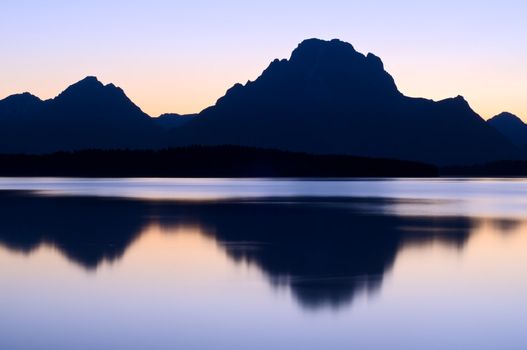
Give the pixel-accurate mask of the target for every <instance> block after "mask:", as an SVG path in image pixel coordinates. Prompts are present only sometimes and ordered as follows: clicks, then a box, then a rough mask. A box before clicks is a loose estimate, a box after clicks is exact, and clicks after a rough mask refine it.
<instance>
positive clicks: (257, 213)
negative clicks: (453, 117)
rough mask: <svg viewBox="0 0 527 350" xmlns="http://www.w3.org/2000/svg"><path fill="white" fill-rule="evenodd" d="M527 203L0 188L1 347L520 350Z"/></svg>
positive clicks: (465, 197) (325, 192)
mask: <svg viewBox="0 0 527 350" xmlns="http://www.w3.org/2000/svg"><path fill="white" fill-rule="evenodd" d="M526 195H527V181H525V180H523V179H514V180H500V179H485V180H470V179H439V180H412V179H408V180H391V179H383V180H374V181H370V180H350V181H321V180H317V179H313V180H294V179H290V180H266V179H246V180H245V179H241V180H240V179H58V178H57V179H42V178H32V179H8V178H4V179H0V349H39V350H40V349H81V350H82V349H525V348H527V335H526V334H525V331H524V328H525V326H524V324H525V321H527V303H526V302H525V295H526V294H527V254H526V253H527V196H526Z"/></svg>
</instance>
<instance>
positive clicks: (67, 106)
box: [0, 77, 161, 153]
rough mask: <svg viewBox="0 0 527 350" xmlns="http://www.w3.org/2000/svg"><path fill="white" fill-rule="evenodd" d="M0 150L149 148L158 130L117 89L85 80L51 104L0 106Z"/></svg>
mask: <svg viewBox="0 0 527 350" xmlns="http://www.w3.org/2000/svg"><path fill="white" fill-rule="evenodd" d="M0 123H1V128H0V151H2V152H4V153H9V152H11V153H13V152H16V153H18V152H26V153H45V152H52V151H59V150H60V151H70V150H79V149H88V148H99V149H107V148H150V147H153V146H154V145H155V144H156V142H157V141H156V139H157V138H158V137H159V135H160V132H161V129H160V128H159V127H157V126H156V125H155V124H154V123H153V122H152V120H151V118H150V117H149V116H148V115H147V114H145V113H143V112H142V111H141V109H139V107H137V106H136V105H134V104H133V103H132V102H131V101H130V100H129V99H128V97H126V95H125V94H124V92H123V91H122V90H121V89H120V88H117V87H116V86H114V85H112V84H109V85H103V84H102V83H101V82H99V81H98V80H97V79H96V78H95V77H87V78H85V79H83V80H81V81H79V82H78V83H76V84H74V85H72V86H70V87H69V88H67V89H66V90H65V91H64V92H62V93H61V94H60V95H59V96H57V97H56V98H54V99H51V100H47V101H40V100H39V99H38V98H36V97H34V96H31V95H29V94H22V95H14V96H10V97H8V98H6V99H4V100H2V101H0Z"/></svg>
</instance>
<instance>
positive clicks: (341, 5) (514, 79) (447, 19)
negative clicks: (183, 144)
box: [0, 0, 527, 121]
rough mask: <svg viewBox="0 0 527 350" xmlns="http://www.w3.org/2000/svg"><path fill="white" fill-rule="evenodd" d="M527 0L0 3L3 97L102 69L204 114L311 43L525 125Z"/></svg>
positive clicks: (134, 95) (155, 103)
mask: <svg viewBox="0 0 527 350" xmlns="http://www.w3.org/2000/svg"><path fill="white" fill-rule="evenodd" d="M526 15H527V2H525V1H524V0H521V1H520V0H501V1H485V0H479V1H472V0H466V1H461V0H441V1H439V0H428V1H422V0H421V1H410V0H401V1H393V0H390V1H375V0H372V1H354V0H347V1H338V0H324V1H310V0H302V1H296V0H291V1H286V0H265V1H259V0H251V1H247V0H245V1H242V0H222V1H212V0H192V1H190V0H185V1H178V0H172V1H168V0H143V1H138V0H76V1H71V0H0V48H1V49H0V57H1V58H0V63H1V64H0V99H1V98H4V97H6V96H8V95H11V94H14V93H20V92H24V91H29V92H31V93H33V94H35V95H37V96H39V97H40V98H43V99H47V98H52V97H54V96H56V95H58V94H59V93H60V92H61V91H62V90H64V89H65V88H66V87H67V86H68V85H71V84H72V83H74V82H76V81H78V80H81V79H82V78H84V77H85V76H88V75H94V76H97V77H98V78H99V80H101V81H102V82H104V83H114V84H116V85H118V86H120V87H121V88H123V89H124V90H125V92H126V93H127V95H128V96H129V97H130V98H131V99H132V100H133V101H134V102H135V103H136V104H137V105H138V106H140V107H141V108H142V109H143V110H144V111H145V112H147V113H148V114H150V115H152V116H157V115H159V114H162V113H167V112H173V113H194V112H199V111H200V110H202V109H204V108H205V107H207V106H210V105H212V104H214V103H215V102H216V100H217V99H218V98H219V97H221V96H222V95H224V93H225V91H226V90H227V89H228V88H229V87H231V86H232V85H234V84H235V83H237V82H241V83H245V82H247V81H248V80H254V79H256V78H257V77H258V76H259V75H260V73H261V72H262V71H263V70H264V69H265V68H266V67H267V66H268V65H269V63H270V62H271V61H272V60H273V59H275V58H289V57H290V54H291V51H292V50H294V49H295V47H296V46H297V45H298V44H299V43H300V42H301V41H302V40H304V39H307V38H313V37H316V38H321V39H333V38H339V39H341V40H344V41H347V42H350V43H351V44H353V45H354V47H355V48H356V49H357V50H358V51H360V52H363V53H365V54H366V53H368V52H372V53H375V54H376V55H378V56H380V57H381V58H382V60H383V62H384V64H385V68H386V70H387V71H388V72H390V73H391V74H392V75H393V76H394V78H395V81H396V83H397V85H398V87H399V89H400V90H401V91H402V92H403V93H405V94H406V95H409V96H416V97H426V98H431V99H434V100H440V99H443V98H448V97H454V96H457V95H463V96H464V97H465V98H466V99H467V100H468V101H469V103H470V105H471V106H472V107H473V108H474V109H475V110H476V112H478V113H479V114H480V115H481V116H482V117H484V118H486V119H487V118H490V117H492V116H493V115H496V114H498V113H500V112H503V111H509V112H512V113H514V114H516V115H518V116H519V117H521V118H522V119H524V120H525V121H527V89H526V88H525V84H526V82H527V21H526V20H525V17H526Z"/></svg>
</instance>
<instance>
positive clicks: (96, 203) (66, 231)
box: [0, 192, 473, 307]
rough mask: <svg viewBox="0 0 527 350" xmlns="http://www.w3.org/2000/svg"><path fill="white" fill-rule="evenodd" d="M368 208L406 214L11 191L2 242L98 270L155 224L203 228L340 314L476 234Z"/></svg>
mask: <svg viewBox="0 0 527 350" xmlns="http://www.w3.org/2000/svg"><path fill="white" fill-rule="evenodd" d="M359 201H360V202H362V203H358V202H359ZM364 202H367V204H369V205H371V204H379V205H381V204H382V206H386V205H397V202H391V203H390V202H389V201H386V200H379V199H375V200H373V199H362V200H356V199H355V200H351V199H348V200H343V199H332V198H327V199H324V200H320V199H318V200H309V199H294V200H293V201H288V202H285V201H277V200H274V201H273V200H266V201H259V202H255V201H251V202H243V201H237V202H221V203H220V202H217V203H193V204H189V203H186V204H185V203H171V202H161V203H155V202H146V201H137V200H124V199H100V198H77V197H39V196H32V195H29V194H25V195H22V194H17V193H13V192H3V193H0V211H1V212H2V220H1V221H0V243H1V244H3V245H5V246H6V247H8V248H10V249H12V250H17V251H23V252H29V251H31V250H32V249H34V248H36V247H38V246H39V245H40V244H43V243H47V244H51V245H53V246H56V247H57V248H58V249H59V250H60V251H61V252H62V253H63V254H64V255H65V256H67V257H68V258H69V259H70V260H72V261H74V262H75V263H77V264H80V265H82V266H83V267H85V268H86V269H93V268H96V267H97V266H98V265H99V264H100V263H102V262H103V261H105V260H106V261H113V260H116V259H119V258H120V257H121V256H122V255H123V253H124V252H125V251H126V249H127V247H129V246H130V244H131V243H132V242H133V241H134V239H136V238H137V237H138V236H139V235H140V234H141V233H142V232H144V231H145V229H146V227H147V226H148V225H149V224H152V223H159V224H160V225H162V226H165V227H168V228H169V227H170V226H172V225H184V224H196V223H197V224H199V226H200V227H203V230H204V231H205V232H204V233H206V234H207V235H209V236H212V237H213V238H214V239H216V240H217V241H219V242H221V246H222V247H223V248H224V249H225V250H226V252H227V253H228V255H229V256H230V257H231V258H232V259H233V260H235V261H247V262H250V263H253V264H255V265H257V266H259V267H260V268H261V269H262V270H263V271H264V272H265V273H266V274H267V275H268V276H269V278H270V280H271V282H272V283H273V284H274V285H280V286H281V285H285V286H289V287H290V288H291V289H292V291H293V293H294V295H295V296H296V297H297V298H298V300H299V301H300V302H301V303H302V305H304V306H306V307H316V306H323V305H331V306H335V307H338V306H341V305H344V304H346V303H348V302H350V301H352V299H353V297H354V296H355V295H356V294H357V293H359V292H362V291H374V290H376V289H377V288H379V287H380V284H381V282H382V278H383V276H384V274H385V273H386V272H387V271H388V270H389V269H390V268H391V266H392V264H393V262H394V260H395V258H396V256H397V253H398V251H399V250H400V249H401V248H403V247H404V246H405V245H407V244H412V243H418V244H420V243H427V242H430V241H431V240H434V239H438V240H440V241H442V242H445V243H448V244H453V245H454V246H456V247H459V246H462V244H463V243H464V242H465V241H466V239H467V238H468V235H469V233H470V231H471V228H472V225H473V222H472V221H470V220H468V219H464V218H433V219H432V218H427V217H415V218H414V217H401V216H395V215H387V214H383V213H382V212H379V213H376V214H372V213H371V211H368V213H365V212H363V211H361V210H359V209H357V208H358V207H359V206H357V204H361V205H362V204H364ZM370 208H371V206H370Z"/></svg>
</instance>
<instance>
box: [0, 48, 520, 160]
mask: <svg viewBox="0 0 527 350" xmlns="http://www.w3.org/2000/svg"><path fill="white" fill-rule="evenodd" d="M30 96H32V95H24V96H22V97H20V96H19V97H12V96H10V97H8V98H6V99H4V100H2V101H0V136H1V137H2V138H3V140H2V141H0V152H4V153H8V152H11V153H13V152H22V153H45V152H54V151H74V150H81V149H120V148H122V149H127V148H129V149H158V148H163V147H182V146H189V145H205V146H207V145H209V146H217V145H235V146H243V147H257V148H267V149H280V150H284V151H293V152H307V153H313V154H345V155H354V156H362V157H376V158H392V159H404V160H410V161H420V162H427V163H434V164H438V165H445V164H447V165H455V164H474V163H482V162H489V161H493V160H507V159H517V158H519V157H521V155H520V151H519V150H518V149H517V147H516V146H515V145H513V144H512V143H511V142H510V141H509V140H508V138H507V137H505V136H504V135H502V133H500V132H499V131H497V130H495V128H493V127H491V125H490V124H488V123H486V122H485V121H484V120H483V119H482V118H481V117H480V116H479V115H478V114H477V113H476V112H474V111H473V110H472V108H471V107H470V105H469V103H468V102H467V101H466V100H465V99H464V98H463V97H462V96H457V97H453V98H449V99H445V100H441V101H437V102H436V101H433V100H430V99H424V98H414V97H407V96H405V95H404V94H403V93H401V92H400V91H399V89H398V88H397V84H396V82H395V79H394V78H393V77H392V76H391V75H390V74H389V73H388V72H387V71H386V70H385V68H384V64H383V62H382V60H381V59H380V58H379V57H378V56H376V55H375V54H373V53H368V54H367V55H364V54H362V53H360V52H357V51H356V50H355V48H354V47H353V45H351V44H349V43H346V42H343V41H341V40H338V39H334V40H330V41H324V40H320V39H307V40H305V41H303V42H302V43H300V44H299V45H298V46H297V48H295V50H293V52H292V53H291V56H290V58H289V59H275V60H273V61H272V62H271V63H270V64H269V66H268V67H267V68H266V69H265V70H264V71H263V72H262V74H261V75H260V76H259V77H258V78H257V79H255V80H254V81H248V82H247V83H246V84H243V85H242V84H235V85H234V86H232V87H231V88H230V89H228V90H227V92H226V93H225V95H224V96H222V97H220V98H219V99H218V100H217V101H216V103H215V104H214V105H212V106H210V107H208V108H206V109H204V110H203V111H202V112H200V113H198V114H196V115H191V116H179V115H176V114H165V115H163V116H161V118H152V117H150V116H148V115H147V114H146V113H144V112H143V111H142V110H141V109H140V108H139V107H138V106H137V105H135V104H134V103H133V102H132V101H131V100H130V99H129V98H128V97H127V96H126V94H125V92H124V91H123V90H122V89H121V88H119V87H117V86H115V85H113V84H107V85H104V84H103V83H101V82H100V81H99V80H98V79H97V78H96V77H94V76H88V77H86V78H84V79H82V80H80V81H79V82H77V83H75V84H73V85H71V86H69V87H68V88H67V89H65V90H64V91H63V92H61V93H60V94H59V95H58V96H57V97H55V98H53V99H50V100H45V101H42V100H40V99H38V97H35V96H33V97H30ZM12 100H17V101H25V100H27V105H28V107H27V108H26V107H24V108H20V107H16V108H15V107H13V106H14V105H16V104H15V103H12ZM10 101H11V102H10ZM20 104H21V105H22V106H24V105H25V104H24V102H21V103H20ZM6 105H7V106H8V107H9V108H8V107H6ZM6 111H8V112H6ZM187 117H191V119H190V118H189V119H179V118H187ZM44 134H45V135H44ZM29 140H31V141H29Z"/></svg>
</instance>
